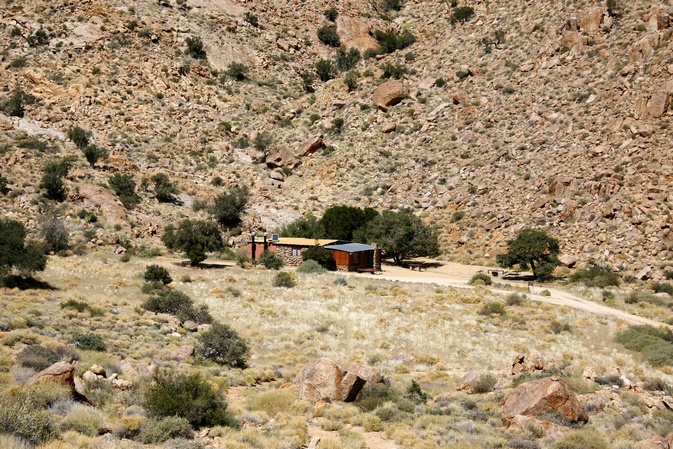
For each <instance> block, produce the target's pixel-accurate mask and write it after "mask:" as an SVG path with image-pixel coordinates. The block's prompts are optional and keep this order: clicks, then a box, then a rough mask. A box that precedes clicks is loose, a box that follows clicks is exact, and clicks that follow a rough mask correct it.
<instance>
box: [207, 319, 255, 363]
mask: <svg viewBox="0 0 673 449" xmlns="http://www.w3.org/2000/svg"><path fill="white" fill-rule="evenodd" d="M199 342H200V343H201V345H200V348H199V352H200V353H201V355H202V356H203V358H204V359H211V360H213V361H214V362H215V363H217V364H220V365H228V366H231V367H240V368H245V367H246V366H247V364H248V358H249V357H250V348H249V347H248V344H247V343H246V342H245V340H244V339H243V338H241V336H240V335H238V333H237V332H236V331H235V330H233V329H232V328H230V327H229V326H227V325H226V324H221V323H215V324H213V327H211V328H210V330H209V331H206V332H204V333H203V334H201V335H200V336H199Z"/></svg>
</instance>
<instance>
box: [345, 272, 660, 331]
mask: <svg viewBox="0 0 673 449" xmlns="http://www.w3.org/2000/svg"><path fill="white" fill-rule="evenodd" d="M419 262H421V261H419ZM427 262H429V263H431V264H432V265H437V266H431V267H429V268H428V269H427V270H423V271H420V272H419V271H418V270H413V271H412V270H410V269H408V268H403V267H397V266H394V265H384V266H383V267H382V269H383V273H381V274H376V275H372V274H369V273H360V274H351V275H352V276H361V277H367V276H369V277H372V276H374V277H376V278H379V279H388V280H391V281H400V282H411V283H425V284H437V285H438V286H446V287H456V288H465V289H470V288H474V287H472V286H471V285H468V281H469V280H470V278H472V276H474V275H475V274H476V273H477V272H478V271H479V270H482V271H483V272H486V270H488V269H492V268H493V267H483V266H477V265H462V264H459V263H455V262H436V261H430V260H428V261H427ZM494 281H498V282H499V283H503V284H509V285H512V286H517V287H521V288H528V284H527V282H523V281H510V280H506V281H505V280H502V279H500V280H497V279H494ZM489 289H490V290H491V291H494V292H499V293H504V294H508V293H511V291H508V290H502V289H498V288H490V287H489ZM542 290H549V292H550V293H551V296H542V295H540V294H539V292H541V291H542ZM527 295H528V297H529V298H530V299H533V300H535V301H540V302H545V303H548V304H555V305H560V306H568V307H572V308H575V309H579V310H584V311H587V312H590V313H593V314H596V315H601V316H611V317H615V318H619V319H621V320H624V321H626V322H627V323H630V324H649V325H652V326H655V327H659V326H668V325H667V324H664V323H661V322H659V321H654V320H651V319H648V318H643V317H639V316H637V315H632V314H630V313H627V312H624V311H622V310H617V309H613V308H611V307H608V306H605V305H602V304H598V303H595V302H592V301H589V300H587V299H584V298H581V297H579V296H576V295H573V294H571V293H569V292H567V291H565V290H562V289H558V288H551V287H549V286H547V285H543V284H536V285H535V284H534V285H533V287H532V288H531V289H530V291H529V292H528V293H527ZM668 327H671V326H668Z"/></svg>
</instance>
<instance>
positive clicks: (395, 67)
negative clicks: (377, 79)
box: [381, 62, 409, 80]
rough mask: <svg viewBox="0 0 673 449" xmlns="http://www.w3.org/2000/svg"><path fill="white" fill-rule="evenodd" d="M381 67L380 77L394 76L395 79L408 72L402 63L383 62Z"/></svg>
mask: <svg viewBox="0 0 673 449" xmlns="http://www.w3.org/2000/svg"><path fill="white" fill-rule="evenodd" d="M382 69H383V74H381V78H395V79H396V80H398V79H400V78H402V76H404V75H405V74H407V73H408V72H409V70H408V69H407V68H406V66H404V65H403V64H391V63H389V62H387V63H385V64H384V65H383V67H382Z"/></svg>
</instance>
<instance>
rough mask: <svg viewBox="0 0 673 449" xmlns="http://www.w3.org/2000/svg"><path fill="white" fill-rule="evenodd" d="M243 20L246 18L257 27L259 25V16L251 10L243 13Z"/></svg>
mask: <svg viewBox="0 0 673 449" xmlns="http://www.w3.org/2000/svg"><path fill="white" fill-rule="evenodd" d="M243 20H245V21H246V22H248V23H249V24H250V25H252V26H254V27H255V28H257V27H259V18H258V17H257V16H256V15H254V14H252V13H251V12H246V13H245V14H244V15H243Z"/></svg>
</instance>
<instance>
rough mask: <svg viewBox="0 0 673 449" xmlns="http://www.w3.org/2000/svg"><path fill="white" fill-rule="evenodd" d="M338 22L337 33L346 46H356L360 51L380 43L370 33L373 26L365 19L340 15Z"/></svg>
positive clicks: (372, 48)
mask: <svg viewBox="0 0 673 449" xmlns="http://www.w3.org/2000/svg"><path fill="white" fill-rule="evenodd" d="M336 24H337V33H339V38H340V39H341V42H342V44H343V45H344V47H346V48H351V47H355V48H357V49H358V50H360V53H364V52H365V51H367V50H375V49H376V48H378V46H379V44H378V43H377V42H376V39H374V38H373V37H372V36H371V34H370V33H371V31H372V27H371V26H370V25H369V24H368V23H367V22H365V21H364V20H362V19H358V18H357V17H348V16H342V15H340V16H339V17H338V18H337V21H336Z"/></svg>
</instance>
